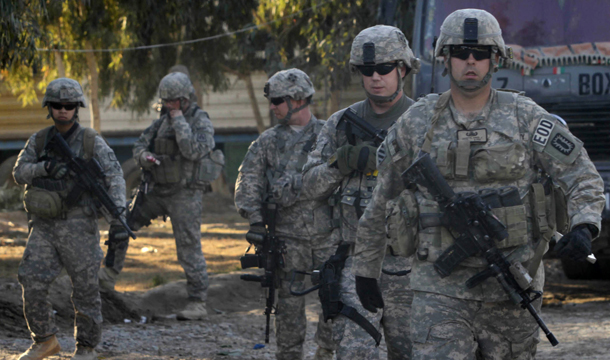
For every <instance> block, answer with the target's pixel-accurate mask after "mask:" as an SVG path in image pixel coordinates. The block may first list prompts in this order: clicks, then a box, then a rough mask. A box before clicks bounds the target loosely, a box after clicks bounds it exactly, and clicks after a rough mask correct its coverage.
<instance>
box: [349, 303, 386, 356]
mask: <svg viewBox="0 0 610 360" xmlns="http://www.w3.org/2000/svg"><path fill="white" fill-rule="evenodd" d="M340 307H341V311H340V312H339V313H340V314H342V315H344V316H346V317H347V318H348V319H350V320H352V321H353V322H355V323H356V324H358V325H359V326H360V327H361V328H363V329H364V331H366V332H367V333H368V334H369V335H371V337H372V338H373V339H374V340H375V346H379V343H380V342H381V334H380V333H379V331H377V329H376V328H375V326H373V324H371V323H370V322H369V321H368V320H367V319H366V318H365V317H364V316H362V315H360V313H358V311H357V310H356V309H354V308H353V307H351V306H348V305H345V304H344V303H343V302H340Z"/></svg>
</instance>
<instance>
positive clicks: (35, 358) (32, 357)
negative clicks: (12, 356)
mask: <svg viewBox="0 0 610 360" xmlns="http://www.w3.org/2000/svg"><path fill="white" fill-rule="evenodd" d="M60 350H61V347H60V346H59V343H58V342H57V338H56V337H55V335H53V336H51V338H50V339H49V340H47V341H43V342H35V343H33V344H32V346H30V348H29V349H27V350H26V352H24V353H23V354H21V356H20V357H19V359H18V360H41V359H44V358H46V357H48V356H51V355H54V354H57V353H58V352H59V351H60Z"/></svg>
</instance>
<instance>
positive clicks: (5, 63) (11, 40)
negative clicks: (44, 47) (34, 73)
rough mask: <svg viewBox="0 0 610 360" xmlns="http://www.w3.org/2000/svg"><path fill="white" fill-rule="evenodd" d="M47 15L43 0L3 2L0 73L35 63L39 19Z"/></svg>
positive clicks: (0, 0)
mask: <svg viewBox="0 0 610 360" xmlns="http://www.w3.org/2000/svg"><path fill="white" fill-rule="evenodd" d="M45 11H46V10H45V2H44V0H38V1H28V0H0V14H2V15H1V16H0V69H7V68H9V67H11V66H12V65H14V64H25V65H32V63H34V62H35V60H36V58H37V54H36V41H37V39H39V38H40V37H41V36H42V33H41V31H40V28H39V25H38V17H39V16H43V15H44V14H45Z"/></svg>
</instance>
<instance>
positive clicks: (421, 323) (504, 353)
mask: <svg viewBox="0 0 610 360" xmlns="http://www.w3.org/2000/svg"><path fill="white" fill-rule="evenodd" d="M539 269H542V267H540V268H539ZM487 281H495V280H494V279H489V280H487ZM543 283H544V270H542V271H540V270H539V271H538V274H537V276H536V278H535V279H534V286H533V287H534V289H538V290H539V289H542V284H543ZM533 305H534V308H535V309H536V311H538V312H540V307H541V306H542V299H538V300H536V301H535V302H534V303H533ZM412 311H413V315H412V318H411V337H412V339H413V357H412V358H413V359H417V360H424V359H425V360H433V359H453V360H474V359H477V360H480V359H485V360H506V359H514V360H529V359H534V358H535V355H536V346H537V344H538V342H539V339H538V335H539V334H538V324H537V323H536V321H535V320H534V318H533V317H532V316H531V315H530V313H529V312H528V311H527V310H524V309H522V308H521V307H520V306H519V305H514V304H513V303H512V302H510V301H508V300H507V301H502V302H481V301H474V300H464V299H457V298H453V297H449V296H445V295H440V294H434V293H427V292H421V291H415V296H414V299H413V308H412Z"/></svg>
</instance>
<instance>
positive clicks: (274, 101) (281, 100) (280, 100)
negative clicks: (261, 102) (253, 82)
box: [269, 97, 284, 106]
mask: <svg viewBox="0 0 610 360" xmlns="http://www.w3.org/2000/svg"><path fill="white" fill-rule="evenodd" d="M269 100H270V101H271V103H272V104H273V105H275V106H279V105H282V104H283V103H284V98H281V97H277V98H271V99H269Z"/></svg>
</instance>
